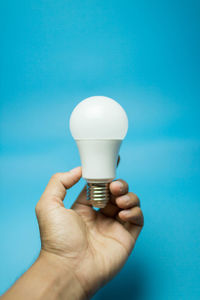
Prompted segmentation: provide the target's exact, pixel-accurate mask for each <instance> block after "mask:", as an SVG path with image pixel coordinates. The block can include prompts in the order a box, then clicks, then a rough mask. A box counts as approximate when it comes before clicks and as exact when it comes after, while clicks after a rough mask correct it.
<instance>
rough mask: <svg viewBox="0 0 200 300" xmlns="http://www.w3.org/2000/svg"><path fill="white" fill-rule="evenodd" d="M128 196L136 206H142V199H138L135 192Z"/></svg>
mask: <svg viewBox="0 0 200 300" xmlns="http://www.w3.org/2000/svg"><path fill="white" fill-rule="evenodd" d="M128 194H129V197H130V198H131V200H132V201H133V202H134V203H135V204H136V205H138V206H140V199H139V197H138V196H137V195H136V194H134V193H133V192H129V193H128Z"/></svg>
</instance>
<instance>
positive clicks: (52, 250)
mask: <svg viewBox="0 0 200 300" xmlns="http://www.w3.org/2000/svg"><path fill="white" fill-rule="evenodd" d="M80 177H81V168H80V167H78V168H75V169H73V170H71V171H69V172H67V173H58V174H55V175H54V176H53V177H52V178H51V180H50V182H49V184H48V186H47V188H46V190H45V192H44V194H43V195H42V197H41V199H40V201H39V202H38V204H37V206H36V213H37V217H38V221H39V226H40V233H41V241H42V250H41V255H45V256H48V255H49V256H50V255H51V257H52V259H53V258H54V259H55V261H56V260H58V261H59V262H62V265H63V267H64V268H66V270H69V269H70V270H71V272H73V274H74V277H75V278H76V279H77V281H78V283H79V284H80V286H81V288H82V291H83V294H85V295H86V296H88V295H91V294H93V293H94V292H95V291H96V290H97V289H98V288H99V287H101V286H102V285H103V284H105V283H106V282H107V281H109V280H110V279H111V278H112V277H113V276H114V275H115V274H116V273H117V272H118V271H119V270H120V268H121V267H122V266H123V264H124V263H125V261H126V259H127V258H128V256H129V254H130V253H131V251H132V249H133V247H134V245H135V242H136V240H137V237H138V235H139V233H140V231H141V229H142V226H143V214H142V211H141V209H140V202H139V199H138V197H137V196H136V195H135V194H133V193H131V192H128V184H127V183H126V182H125V181H123V180H117V181H113V182H112V183H111V184H110V192H111V201H110V203H108V205H107V206H106V207H105V208H104V209H100V210H99V211H95V210H94V209H93V208H92V207H91V206H90V204H89V203H88V201H87V199H86V189H85V188H84V189H83V191H82V192H81V193H80V195H79V196H78V198H77V200H76V201H75V203H74V204H73V206H72V208H71V209H66V208H65V207H64V204H63V200H64V197H65V194H66V189H69V188H70V187H72V186H73V185H74V184H75V183H77V182H78V180H79V179H80Z"/></svg>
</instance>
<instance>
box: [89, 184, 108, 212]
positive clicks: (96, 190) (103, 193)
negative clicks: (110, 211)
mask: <svg viewBox="0 0 200 300" xmlns="http://www.w3.org/2000/svg"><path fill="white" fill-rule="evenodd" d="M109 198H110V191H109V183H89V182H88V183H87V200H88V201H89V202H90V204H92V206H94V207H97V208H104V207H105V206H106V204H107V203H108V201H109Z"/></svg>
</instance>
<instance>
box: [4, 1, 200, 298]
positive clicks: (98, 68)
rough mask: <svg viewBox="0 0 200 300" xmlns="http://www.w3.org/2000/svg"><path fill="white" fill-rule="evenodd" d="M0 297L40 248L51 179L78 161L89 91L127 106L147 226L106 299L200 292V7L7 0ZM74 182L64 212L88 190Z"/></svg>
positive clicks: (131, 159)
mask: <svg viewBox="0 0 200 300" xmlns="http://www.w3.org/2000/svg"><path fill="white" fill-rule="evenodd" d="M0 7H1V16H0V28H1V47H0V61H1V75H0V77H1V78H0V85H1V86H0V93H1V94H0V104H1V116H0V126H1V157H0V160H1V162H0V165H1V174H0V182H1V190H0V191H1V202H0V228H1V231H0V243H1V246H0V265H1V268H0V292H1V293H3V292H4V291H5V290H6V289H7V288H8V287H9V286H10V285H11V284H12V283H13V282H14V281H15V280H16V278H18V277H19V276H20V275H21V274H22V273H23V272H24V271H25V270H26V269H27V268H28V267H29V266H30V265H31V263H32V262H33V261H34V260H35V258H36V257H37V255H38V253H39V249H40V240H39V231H38V227H37V222H36V218H35V214H34V207H35V205H36V203H37V201H38V199H39V198H40V195H41V193H42V192H43V190H44V188H45V186H46V184H47V182H48V180H49V178H50V176H51V175H52V174H53V173H55V172H58V171H65V170H68V169H70V168H73V167H75V166H77V165H79V156H78V151H77V149H76V146H75V143H74V142H73V140H72V138H71V136H70V133H69V128H68V120H69V116H70V113H71V111H72V109H73V108H74V106H75V105H76V104H77V103H78V102H79V101H81V100H82V99H84V98H86V97H89V96H93V95H105V96H109V97H112V98H114V99H116V100H117V101H119V103H121V104H122V106H123V107H124V108H125V110H126V111H127V113H128V117H129V132H128V135H127V138H126V140H125V141H124V144H123V146H122V148H121V158H122V159H121V164H120V166H119V169H118V176H119V177H122V178H124V179H125V180H127V181H128V182H129V184H130V189H131V190H132V191H134V192H135V193H137V194H138V195H139V197H140V199H141V203H142V208H143V211H144V215H145V227H144V230H143V232H142V234H141V236H140V238H139V240H138V243H137V245H136V248H135V250H134V252H133V254H132V255H131V257H130V259H129V260H128V262H127V264H126V265H125V267H124V268H123V270H122V271H121V272H120V273H119V275H118V276H117V277H116V278H115V279H114V280H112V281H111V282H110V283H109V284H107V285H106V286H105V287H104V288H103V289H102V290H100V291H99V292H98V293H97V294H96V295H95V297H94V299H96V300H100V299H110V298H112V297H113V299H115V298H116V299H134V300H140V299H141V300H145V299H148V300H151V299H152V300H156V299H159V300H160V299H166V300H168V299H171V300H173V299H174V300H175V299H176V300H177V299H181V300H184V299H187V300H188V299H190V300H193V299H199V294H200V282H199V280H200V201H199V184H200V182H199V181H200V173H199V171H200V170H199V169H200V134H199V125H200V124H199V122H200V121H199V109H200V104H199V101H200V89H199V79H200V76H199V75H200V74H199V68H200V56H199V53H200V39H199V34H200V21H199V15H200V2H199V1H194V0H190V1H189V0H187V1H186V0H182V1H178V0H173V1H172V0H167V1H148V0H140V1H131V0H130V1H127V0H123V1H114V0H111V1H109V0H107V1H102V0H99V1H97V0H90V1H89V0H86V1H83V0H65V1H64V0H62V1H41V0H40V1H39V0H35V1H32V0H29V1H26V0H24V1H22V0H18V1H17V0H12V1H9V0H3V1H1V4H0ZM83 184H84V182H83V181H81V182H80V183H79V184H77V186H75V187H74V188H72V190H71V191H70V192H69V194H68V198H67V199H66V200H65V204H66V206H67V207H69V206H70V205H71V203H72V202H73V200H74V198H75V196H76V195H77V194H78V192H79V190H80V189H81V187H82V186H83Z"/></svg>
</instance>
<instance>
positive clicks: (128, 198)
mask: <svg viewBox="0 0 200 300" xmlns="http://www.w3.org/2000/svg"><path fill="white" fill-rule="evenodd" d="M122 200H123V202H125V203H126V204H127V205H128V204H129V201H130V197H129V196H128V195H124V196H122Z"/></svg>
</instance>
